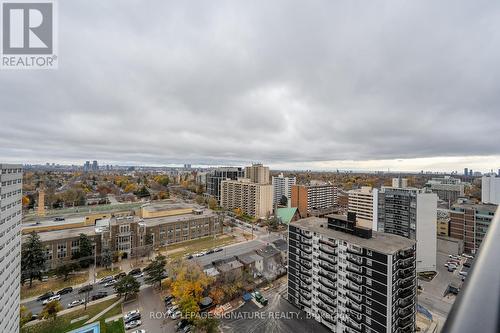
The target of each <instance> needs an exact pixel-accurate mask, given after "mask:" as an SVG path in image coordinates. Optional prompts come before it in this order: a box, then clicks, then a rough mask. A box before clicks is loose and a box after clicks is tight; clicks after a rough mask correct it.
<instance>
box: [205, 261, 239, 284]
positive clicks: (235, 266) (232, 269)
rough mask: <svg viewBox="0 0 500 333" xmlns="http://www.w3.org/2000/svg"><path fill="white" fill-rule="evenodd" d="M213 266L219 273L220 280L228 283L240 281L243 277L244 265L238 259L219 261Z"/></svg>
mask: <svg viewBox="0 0 500 333" xmlns="http://www.w3.org/2000/svg"><path fill="white" fill-rule="evenodd" d="M212 264H213V265H214V266H215V268H216V269H217V270H218V271H219V273H220V278H222V279H224V280H226V281H235V280H239V279H241V277H242V275H243V264H242V263H241V262H239V261H238V259H236V257H231V258H227V259H221V260H217V261H214V262H213V263H212Z"/></svg>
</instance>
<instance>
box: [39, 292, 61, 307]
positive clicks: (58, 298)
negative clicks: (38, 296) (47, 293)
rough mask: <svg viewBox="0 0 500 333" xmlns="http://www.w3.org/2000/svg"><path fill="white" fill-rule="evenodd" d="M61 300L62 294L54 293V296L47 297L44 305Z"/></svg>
mask: <svg viewBox="0 0 500 333" xmlns="http://www.w3.org/2000/svg"><path fill="white" fill-rule="evenodd" d="M60 300H61V295H59V294H58V295H54V296H52V297H49V298H47V299H46V300H45V301H43V302H42V304H43V305H45V304H48V303H50V302H52V301H60Z"/></svg>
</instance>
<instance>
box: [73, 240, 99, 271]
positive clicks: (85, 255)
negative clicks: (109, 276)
mask: <svg viewBox="0 0 500 333" xmlns="http://www.w3.org/2000/svg"><path fill="white" fill-rule="evenodd" d="M79 244H80V246H79V248H78V251H77V252H75V253H74V254H73V256H72V258H73V259H81V260H80V266H81V267H83V268H87V267H89V265H90V263H92V262H93V261H94V259H93V258H92V242H91V241H90V239H89V237H88V236H87V235H85V234H80V238H79Z"/></svg>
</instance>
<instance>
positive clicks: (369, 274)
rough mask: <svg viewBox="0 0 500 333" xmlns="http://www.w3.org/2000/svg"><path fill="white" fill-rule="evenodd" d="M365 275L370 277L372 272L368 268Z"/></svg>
mask: <svg viewBox="0 0 500 333" xmlns="http://www.w3.org/2000/svg"><path fill="white" fill-rule="evenodd" d="M366 275H368V276H372V270H371V269H370V268H367V269H366Z"/></svg>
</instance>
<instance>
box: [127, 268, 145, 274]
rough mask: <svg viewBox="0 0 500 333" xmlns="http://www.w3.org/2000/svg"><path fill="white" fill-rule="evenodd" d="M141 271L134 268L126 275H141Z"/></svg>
mask: <svg viewBox="0 0 500 333" xmlns="http://www.w3.org/2000/svg"><path fill="white" fill-rule="evenodd" d="M141 272H142V271H141V269H140V268H134V269H133V270H131V271H130V272H128V275H138V274H141Z"/></svg>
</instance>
